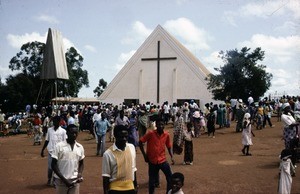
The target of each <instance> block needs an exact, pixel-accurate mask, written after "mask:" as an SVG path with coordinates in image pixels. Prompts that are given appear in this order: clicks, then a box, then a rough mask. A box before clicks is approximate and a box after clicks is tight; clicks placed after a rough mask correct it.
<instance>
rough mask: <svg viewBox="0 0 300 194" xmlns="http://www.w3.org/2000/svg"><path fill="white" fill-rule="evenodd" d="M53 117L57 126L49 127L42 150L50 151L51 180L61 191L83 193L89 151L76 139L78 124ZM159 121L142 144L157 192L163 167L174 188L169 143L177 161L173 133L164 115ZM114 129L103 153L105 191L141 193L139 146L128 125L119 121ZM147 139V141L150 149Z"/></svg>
mask: <svg viewBox="0 0 300 194" xmlns="http://www.w3.org/2000/svg"><path fill="white" fill-rule="evenodd" d="M104 115H105V114H103V117H104ZM103 120H104V119H103ZM52 121H53V126H52V127H50V128H48V130H47V133H46V137H45V143H44V145H43V148H42V150H41V156H42V157H44V156H45V155H44V150H45V149H46V148H47V151H48V182H47V184H48V185H55V187H56V190H57V193H69V194H70V193H79V182H81V181H82V171H83V167H84V163H83V161H84V157H85V155H84V148H83V146H82V145H81V144H79V143H78V142H77V141H76V138H77V135H78V127H77V126H76V125H74V124H69V125H68V126H67V128H66V130H65V129H63V128H62V127H60V125H59V121H60V117H59V116H55V117H53V119H52ZM155 122H156V130H151V131H149V132H148V133H146V134H145V135H144V136H142V137H140V139H139V144H138V145H139V147H140V150H141V152H142V154H143V157H144V159H145V162H146V163H148V168H149V193H154V190H155V187H157V186H158V184H159V170H162V172H163V173H164V174H165V177H166V180H167V191H169V190H171V188H172V186H171V176H172V170H171V166H170V165H169V163H168V162H167V157H166V153H165V148H166V147H167V150H168V152H169V154H170V157H171V160H172V164H174V163H175V161H174V160H173V153H172V149H171V146H172V144H171V139H170V136H169V134H168V133H167V132H165V131H164V121H163V117H161V116H157V117H156V119H155ZM113 133H114V134H113V135H114V138H115V142H114V143H113V145H112V146H110V147H109V148H108V149H106V151H105V152H104V153H103V155H102V157H103V158H102V177H103V191H104V193H105V194H115V193H129V194H130V193H137V189H138V184H137V177H136V171H137V168H136V148H135V146H134V145H133V144H130V143H128V127H127V126H124V125H116V126H115V127H114V131H113ZM97 136H99V137H98V138H99V139H98V141H101V140H100V139H101V137H100V136H101V132H100V131H99V133H97ZM103 141H105V140H103ZM145 143H147V148H146V150H145V149H144V144H145ZM101 147H102V146H101ZM99 152H100V153H101V154H102V152H103V151H102V150H101V151H100V149H99V146H97V153H99ZM53 172H54V176H53ZM52 177H53V178H52Z"/></svg>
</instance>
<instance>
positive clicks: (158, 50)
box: [142, 41, 177, 103]
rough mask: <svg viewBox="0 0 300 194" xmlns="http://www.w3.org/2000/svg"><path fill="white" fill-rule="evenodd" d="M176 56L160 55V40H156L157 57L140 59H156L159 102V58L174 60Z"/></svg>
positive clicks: (157, 99)
mask: <svg viewBox="0 0 300 194" xmlns="http://www.w3.org/2000/svg"><path fill="white" fill-rule="evenodd" d="M175 59H177V57H162V58H161V57H160V41H157V57H156V58H142V61H157V93H156V94H157V96H156V97H157V98H156V101H157V103H159V82H160V61H161V60H175Z"/></svg>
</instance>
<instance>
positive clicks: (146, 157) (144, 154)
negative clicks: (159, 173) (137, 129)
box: [139, 141, 149, 163]
mask: <svg viewBox="0 0 300 194" xmlns="http://www.w3.org/2000/svg"><path fill="white" fill-rule="evenodd" d="M139 147H140V150H141V152H142V154H143V156H144V159H145V162H147V163H148V162H149V159H148V156H147V154H146V152H145V149H144V143H143V142H142V141H139Z"/></svg>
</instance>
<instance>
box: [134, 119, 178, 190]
mask: <svg viewBox="0 0 300 194" xmlns="http://www.w3.org/2000/svg"><path fill="white" fill-rule="evenodd" d="M156 128H157V130H153V131H150V132H148V133H147V134H146V135H144V136H143V137H141V138H140V141H139V146H140V149H141V152H142V154H143V156H144V159H145V162H147V163H148V165H149V169H148V170H149V173H148V174H149V194H153V193H154V189H155V182H156V181H157V177H158V173H159V170H162V171H163V173H164V174H165V176H166V180H167V192H168V191H169V190H170V189H171V176H172V170H171V167H170V165H169V163H168V162H167V159H166V153H165V147H167V149H168V152H169V154H170V156H171V159H172V165H173V164H174V163H175V161H174V159H173V153H172V150H171V147H172V145H171V140H170V135H169V133H167V132H165V131H164V122H163V120H162V119H161V117H158V118H157V119H156ZM146 142H147V153H146V152H145V150H144V143H146Z"/></svg>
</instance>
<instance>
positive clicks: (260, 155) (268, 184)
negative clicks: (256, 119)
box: [0, 118, 300, 194]
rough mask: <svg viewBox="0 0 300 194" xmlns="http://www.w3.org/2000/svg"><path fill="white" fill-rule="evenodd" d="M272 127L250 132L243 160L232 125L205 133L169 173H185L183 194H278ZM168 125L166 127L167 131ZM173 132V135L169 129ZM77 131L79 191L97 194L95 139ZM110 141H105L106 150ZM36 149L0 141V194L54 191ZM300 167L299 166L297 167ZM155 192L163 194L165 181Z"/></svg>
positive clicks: (28, 143)
mask: <svg viewBox="0 0 300 194" xmlns="http://www.w3.org/2000/svg"><path fill="white" fill-rule="evenodd" d="M273 119H274V120H273V123H274V124H275V127H274V128H269V127H266V128H265V129H263V130H254V133H255V135H256V137H254V139H253V142H254V145H253V146H252V147H251V148H250V149H251V153H252V156H242V153H241V149H242V145H241V133H235V132H234V131H235V130H234V127H235V126H231V128H224V129H219V130H217V131H216V138H215V139H213V138H208V137H207V136H206V135H203V136H201V137H200V138H197V139H193V143H194V165H193V166H185V165H182V161H183V155H175V161H176V164H175V165H174V166H172V170H173V172H176V171H179V172H182V173H183V174H184V175H185V185H184V187H183V190H184V192H185V193H186V194H190V193H191V194H193V193H195V194H199V193H231V194H232V193H239V194H240V193H243V194H246V193H249V194H250V193H251V194H252V193H270V194H275V193H276V192H277V182H278V165H279V159H278V155H279V154H280V151H281V150H282V148H283V141H282V140H281V134H282V129H281V123H280V122H276V121H275V118H273ZM171 127H172V126H171V125H169V126H168V127H167V129H168V130H169V129H171ZM170 132H171V134H172V131H170ZM89 137H90V135H89V134H88V133H86V132H82V133H80V135H79V138H78V141H79V142H80V143H81V144H83V146H84V148H85V152H86V158H85V169H84V182H83V183H82V184H81V189H80V190H81V193H102V178H101V158H100V157H96V156H95V149H96V144H95V140H94V139H92V140H89ZM109 145H110V143H107V146H109ZM40 151H41V146H33V140H32V139H30V138H28V137H27V136H26V135H17V136H11V137H8V138H0V172H1V174H0V178H1V184H0V185H1V187H0V188H1V189H0V193H10V194H12V193H55V191H54V189H53V188H49V187H47V186H45V185H46V180H47V159H46V158H41V157H40ZM298 166H299V164H298ZM137 168H138V171H137V177H138V184H139V186H140V189H139V193H141V194H146V193H147V180H148V176H147V171H148V169H147V165H146V163H145V162H144V160H143V157H142V155H141V152H140V151H139V150H138V152H137ZM296 173H297V175H296V177H294V178H293V185H292V193H300V171H299V168H297V169H296ZM161 184H162V187H161V188H159V189H156V193H158V194H160V193H165V187H166V184H165V180H164V176H163V174H162V173H161Z"/></svg>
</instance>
